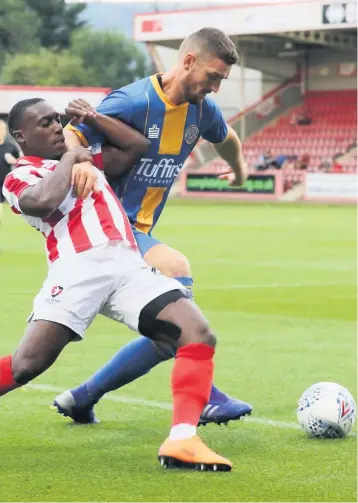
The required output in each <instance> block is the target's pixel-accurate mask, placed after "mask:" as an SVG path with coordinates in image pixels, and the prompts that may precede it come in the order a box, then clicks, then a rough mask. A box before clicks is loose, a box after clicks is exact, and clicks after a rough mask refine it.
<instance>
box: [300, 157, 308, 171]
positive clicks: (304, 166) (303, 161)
mask: <svg viewBox="0 0 358 503" xmlns="http://www.w3.org/2000/svg"><path fill="white" fill-rule="evenodd" d="M309 162H310V156H309V155H308V154H303V156H302V157H301V159H300V161H299V169H307V168H308V165H309Z"/></svg>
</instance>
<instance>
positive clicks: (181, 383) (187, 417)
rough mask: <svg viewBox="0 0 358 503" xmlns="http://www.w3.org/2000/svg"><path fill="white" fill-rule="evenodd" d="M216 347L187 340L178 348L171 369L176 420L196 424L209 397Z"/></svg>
mask: <svg viewBox="0 0 358 503" xmlns="http://www.w3.org/2000/svg"><path fill="white" fill-rule="evenodd" d="M213 356H214V348H212V347H211V346H208V345H206V344H188V345H187V346H182V347H181V348H179V349H178V350H177V353H176V357H175V364H174V368H173V372H172V393H173V405H174V411H173V423H172V425H173V426H175V425H176V424H180V423H187V424H192V425H194V426H196V425H197V424H198V421H199V418H200V414H201V412H202V410H203V408H204V407H205V405H206V404H207V403H208V401H209V396H210V390H211V386H212V382H213V372H214V362H213Z"/></svg>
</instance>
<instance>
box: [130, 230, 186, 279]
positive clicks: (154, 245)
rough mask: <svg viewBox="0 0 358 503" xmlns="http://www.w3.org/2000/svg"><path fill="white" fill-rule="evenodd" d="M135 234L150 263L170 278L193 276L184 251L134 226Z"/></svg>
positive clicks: (146, 259)
mask: <svg viewBox="0 0 358 503" xmlns="http://www.w3.org/2000/svg"><path fill="white" fill-rule="evenodd" d="M133 234H134V237H135V239H136V241H137V245H138V248H139V251H140V253H141V255H142V257H143V258H144V260H145V261H146V262H147V264H148V265H150V266H151V267H155V268H156V269H159V271H161V272H162V273H163V274H164V275H165V276H169V277H170V278H178V277H181V276H191V269H190V263H189V260H188V259H187V258H186V256H185V255H184V254H183V253H181V252H180V251H178V250H175V249H174V248H171V247H170V246H168V245H166V244H164V243H161V242H160V241H159V240H158V239H156V238H155V237H153V236H150V235H149V234H145V233H144V232H140V231H138V230H137V229H135V228H133Z"/></svg>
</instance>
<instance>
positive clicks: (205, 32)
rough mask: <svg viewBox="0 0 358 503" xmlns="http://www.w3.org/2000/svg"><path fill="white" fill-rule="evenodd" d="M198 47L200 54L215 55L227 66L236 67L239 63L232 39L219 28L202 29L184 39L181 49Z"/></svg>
mask: <svg viewBox="0 0 358 503" xmlns="http://www.w3.org/2000/svg"><path fill="white" fill-rule="evenodd" d="M194 45H195V46H197V47H198V49H199V50H200V52H202V53H207V54H213V55H214V56H216V57H217V58H219V59H221V60H222V61H224V62H225V63H226V64H227V65H234V64H235V63H237V62H238V61H239V55H238V52H237V50H236V47H235V44H234V42H233V41H232V40H231V38H230V37H229V36H228V35H226V33H224V32H223V31H221V30H218V29H217V28H202V29H201V30H198V31H196V32H194V33H192V34H191V35H189V36H188V37H186V38H185V39H184V41H183V42H182V44H181V46H180V49H181V50H184V51H186V50H190V49H191V48H192V46H194Z"/></svg>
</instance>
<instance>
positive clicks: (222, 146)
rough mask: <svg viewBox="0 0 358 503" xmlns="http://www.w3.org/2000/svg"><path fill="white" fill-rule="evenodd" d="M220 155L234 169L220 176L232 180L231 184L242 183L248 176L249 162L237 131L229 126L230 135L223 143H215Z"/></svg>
mask: <svg viewBox="0 0 358 503" xmlns="http://www.w3.org/2000/svg"><path fill="white" fill-rule="evenodd" d="M214 147H215V149H216V151H217V152H218V154H219V155H220V157H221V158H222V159H224V160H225V161H226V162H227V163H228V165H229V166H230V167H231V169H232V171H227V172H224V173H222V174H221V175H220V178H225V179H227V180H229V181H230V183H231V185H242V184H243V183H244V182H245V180H246V179H247V176H248V168H247V163H246V162H245V159H244V154H243V152H242V144H241V141H240V139H239V137H238V136H237V134H236V133H235V131H234V130H233V129H232V128H231V127H230V126H228V135H227V137H226V139H225V140H224V141H223V142H221V143H216V144H214Z"/></svg>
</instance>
